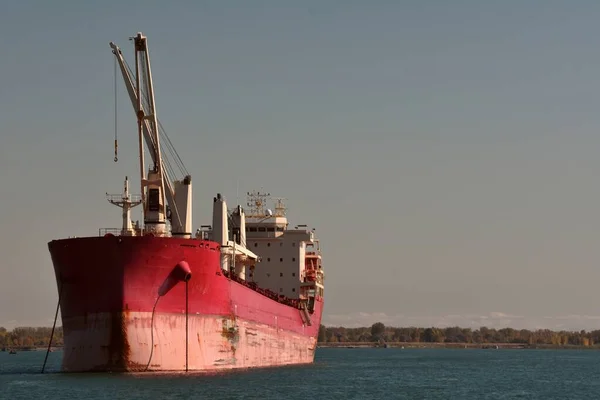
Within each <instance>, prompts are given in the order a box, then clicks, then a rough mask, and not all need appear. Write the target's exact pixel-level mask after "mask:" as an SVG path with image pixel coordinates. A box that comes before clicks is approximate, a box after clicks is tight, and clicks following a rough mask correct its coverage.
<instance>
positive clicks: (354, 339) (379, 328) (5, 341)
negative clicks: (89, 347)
mask: <svg viewBox="0 0 600 400" xmlns="http://www.w3.org/2000/svg"><path fill="white" fill-rule="evenodd" d="M51 332H52V328H50V327H17V328H15V329H13V330H12V331H9V330H7V329H6V328H3V327H0V349H1V348H10V347H44V346H48V343H49V342H50V335H51ZM318 341H319V343H360V342H363V343H366V342H395V343H482V344H485V343H522V344H528V345H558V346H567V345H572V346H594V345H596V344H597V345H600V330H594V331H589V332H587V331H585V330H582V331H566V330H563V331H552V330H549V329H538V330H528V329H513V328H502V329H494V328H487V327H481V328H479V329H471V328H461V327H458V326H455V327H448V328H436V327H430V328H419V327H404V328H398V327H389V326H385V325H384V324H383V323H381V322H376V323H374V324H373V325H371V326H370V327H361V328H345V327H342V326H339V327H333V326H324V325H321V326H320V329H319V337H318ZM52 344H53V346H62V345H63V330H62V327H57V328H56V329H55V330H54V336H53V338H52Z"/></svg>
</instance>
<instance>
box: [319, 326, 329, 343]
mask: <svg viewBox="0 0 600 400" xmlns="http://www.w3.org/2000/svg"><path fill="white" fill-rule="evenodd" d="M317 341H318V342H320V343H325V342H326V341H327V328H326V327H325V325H323V324H321V325H320V326H319V337H318V339H317Z"/></svg>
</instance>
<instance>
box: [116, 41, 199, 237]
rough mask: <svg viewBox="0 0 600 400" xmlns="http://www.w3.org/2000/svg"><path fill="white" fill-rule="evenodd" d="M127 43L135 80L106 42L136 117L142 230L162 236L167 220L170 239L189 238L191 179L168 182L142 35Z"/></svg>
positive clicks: (146, 52)
mask: <svg viewBox="0 0 600 400" xmlns="http://www.w3.org/2000/svg"><path fill="white" fill-rule="evenodd" d="M131 39H133V41H134V47H135V60H136V65H135V80H134V77H133V76H132V73H131V71H130V69H129V67H128V66H127V63H126V62H125V59H124V58H123V54H122V52H121V49H120V48H119V47H118V46H117V45H116V44H114V43H113V42H110V47H111V48H112V50H113V51H112V52H113V54H114V55H115V59H116V61H117V64H118V65H119V69H120V70H121V74H122V76H123V81H124V83H125V87H126V88H127V93H128V94H129V98H130V100H131V104H132V106H133V109H134V111H135V113H136V116H137V122H138V141H139V156H140V183H141V189H142V201H143V204H144V224H145V229H146V230H149V231H152V232H153V233H155V234H159V235H166V234H167V232H166V220H170V221H171V228H172V234H173V235H174V236H182V237H187V238H189V237H191V230H192V229H191V217H192V213H191V189H192V188H191V176H189V175H187V176H186V177H185V178H184V179H183V180H182V181H174V182H172V181H171V179H169V176H168V174H167V173H166V171H165V170H164V167H163V160H162V155H161V148H160V142H159V140H160V139H159V130H158V118H157V116H156V107H155V100H154V89H153V84H152V72H151V68H150V57H149V54H148V45H147V39H146V37H145V36H144V35H142V33H138V34H137V36H135V37H133V38H131ZM144 141H145V143H146V146H147V148H148V151H149V153H150V157H151V159H152V164H153V167H152V168H150V170H149V171H148V175H147V176H146V174H145V170H144V144H143V143H144Z"/></svg>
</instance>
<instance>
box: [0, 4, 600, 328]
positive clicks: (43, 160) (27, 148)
mask: <svg viewBox="0 0 600 400" xmlns="http://www.w3.org/2000/svg"><path fill="white" fill-rule="evenodd" d="M599 19H600V3H598V2H596V1H585V0H574V1H569V2H566V1H554V0H539V1H534V0H523V1H517V0H506V1H502V2H481V1H476V0H471V1H468V0H456V1H453V2H447V1H443V0H438V1H435V0H427V1H425V0H414V1H391V0H390V1H384V0H379V1H378V0H374V1H369V2H365V1H353V0H347V1H338V0H330V1H327V2H324V1H319V0H306V1H303V2H292V1H283V0H272V1H267V0H264V1H262V0H257V1H253V2H246V1H241V0H240V1H233V0H231V1H229V0H227V1H222V0H220V1H216V0H215V1H171V2H168V3H166V2H159V1H137V2H136V1H125V2H121V1H119V2H117V1H114V0H107V1H105V2H102V3H100V2H80V1H74V0H69V1H67V0H61V1H57V2H52V4H50V3H48V2H43V1H21V0H19V1H15V0H6V1H4V2H3V7H2V13H0V53H1V54H3V57H2V60H1V61H0V71H1V73H0V121H1V125H0V188H1V189H0V205H1V206H0V227H1V228H2V229H0V254H1V255H2V256H1V258H0V326H5V327H7V328H12V327H14V326H23V325H45V326H50V325H51V324H52V321H53V317H54V309H55V307H56V301H57V299H58V294H57V289H56V282H55V278H54V272H53V268H52V263H51V260H50V255H49V252H48V248H47V243H48V242H49V241H51V240H53V239H59V238H63V237H68V236H94V235H97V234H98V228H104V227H117V226H120V223H121V219H120V215H121V214H120V210H118V209H117V208H116V207H114V206H111V205H110V204H109V203H108V202H107V201H106V199H105V193H106V192H109V193H119V192H120V191H121V188H122V183H123V179H124V176H125V175H129V176H131V177H132V186H133V187H134V188H135V187H137V185H136V184H135V182H136V181H135V180H133V179H134V178H136V174H137V172H138V169H137V168H138V167H137V166H138V164H137V163H138V161H137V160H138V159H137V147H136V122H135V116H134V113H133V110H132V108H131V105H130V104H128V101H129V100H128V98H127V96H126V92H125V89H124V86H123V84H122V82H121V80H120V78H119V81H118V84H119V86H118V93H117V95H118V96H117V109H118V112H117V131H118V133H117V134H118V138H119V161H118V162H117V163H115V162H114V161H113V156H114V155H113V152H114V149H113V141H114V135H115V128H114V126H115V113H114V107H115V103H114V101H115V100H114V98H115V93H114V87H113V85H114V75H113V73H114V72H113V68H114V58H113V56H112V54H111V51H110V48H109V45H108V44H109V42H110V41H115V42H116V43H117V44H118V45H119V46H120V47H121V48H122V49H123V51H124V53H125V56H126V57H127V59H128V60H129V62H130V63H133V61H132V55H133V48H132V45H131V42H129V40H128V38H129V37H130V36H134V35H135V34H136V33H137V32H140V31H141V32H143V33H144V34H145V35H147V36H148V44H149V47H150V55H151V62H152V72H153V76H154V84H155V94H156V104H157V114H158V116H159V119H160V120H161V121H162V123H163V125H164V126H165V128H166V131H167V132H168V134H169V136H170V138H171V140H172V142H173V144H174V145H175V147H176V149H177V151H178V153H179V155H180V156H181V158H182V159H183V161H184V163H185V165H186V167H187V169H188V170H189V171H190V172H191V174H192V176H193V181H194V204H193V211H194V226H195V227H199V226H200V225H201V224H206V223H210V219H211V210H212V197H213V196H215V194H216V193H222V194H223V195H224V196H225V197H226V199H227V200H228V202H229V205H230V206H233V205H234V204H235V202H236V201H235V200H236V197H237V193H238V189H239V193H245V192H247V191H250V190H255V189H257V190H259V189H264V190H265V191H269V192H270V193H271V194H273V195H276V196H280V197H284V198H286V199H287V204H288V207H289V210H288V216H289V218H290V223H291V224H292V225H294V224H307V225H308V226H309V227H312V228H315V229H316V233H317V235H318V236H319V238H320V239H321V245H322V249H323V264H324V268H325V271H326V290H325V297H326V305H325V312H324V319H323V322H324V323H325V324H327V325H344V326H349V327H350V326H366V325H370V324H372V323H374V322H377V321H381V322H384V323H385V324H386V325H394V326H409V325H418V326H451V325H460V326H464V327H474V328H477V327H479V326H488V327H495V328H498V327H504V326H511V327H515V328H528V329H536V328H550V329H575V330H579V329H588V330H591V329H600V308H599V306H598V304H597V302H596V293H597V288H598V285H599V282H600V268H599V264H600V246H599V244H600V208H599V205H600V184H599V182H598V176H600V157H598V156H597V155H598V154H599V153H600V113H599V112H598V111H599V110H600V74H599V72H600V51H598V49H599V48H600V40H599V39H598V38H600V26H599V25H598V23H597V21H598V20H599ZM239 202H241V203H242V204H243V203H245V199H244V198H239ZM136 217H137V218H139V215H136V214H135V213H134V218H136Z"/></svg>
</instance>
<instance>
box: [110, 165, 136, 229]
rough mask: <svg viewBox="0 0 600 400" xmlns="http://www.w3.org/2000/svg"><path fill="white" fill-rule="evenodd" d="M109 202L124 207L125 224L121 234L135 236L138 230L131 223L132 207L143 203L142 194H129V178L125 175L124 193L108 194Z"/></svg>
mask: <svg viewBox="0 0 600 400" xmlns="http://www.w3.org/2000/svg"><path fill="white" fill-rule="evenodd" d="M106 199H107V200H108V202H109V203H111V204H113V205H115V206H117V207H120V208H122V209H123V225H122V227H121V236H135V235H136V231H135V230H134V229H133V225H132V223H131V209H132V208H133V207H136V206H138V205H140V204H142V199H141V198H140V196H133V197H132V196H131V195H130V194H129V179H128V178H127V177H125V183H124V184H123V194H121V195H118V194H108V193H107V194H106Z"/></svg>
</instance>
